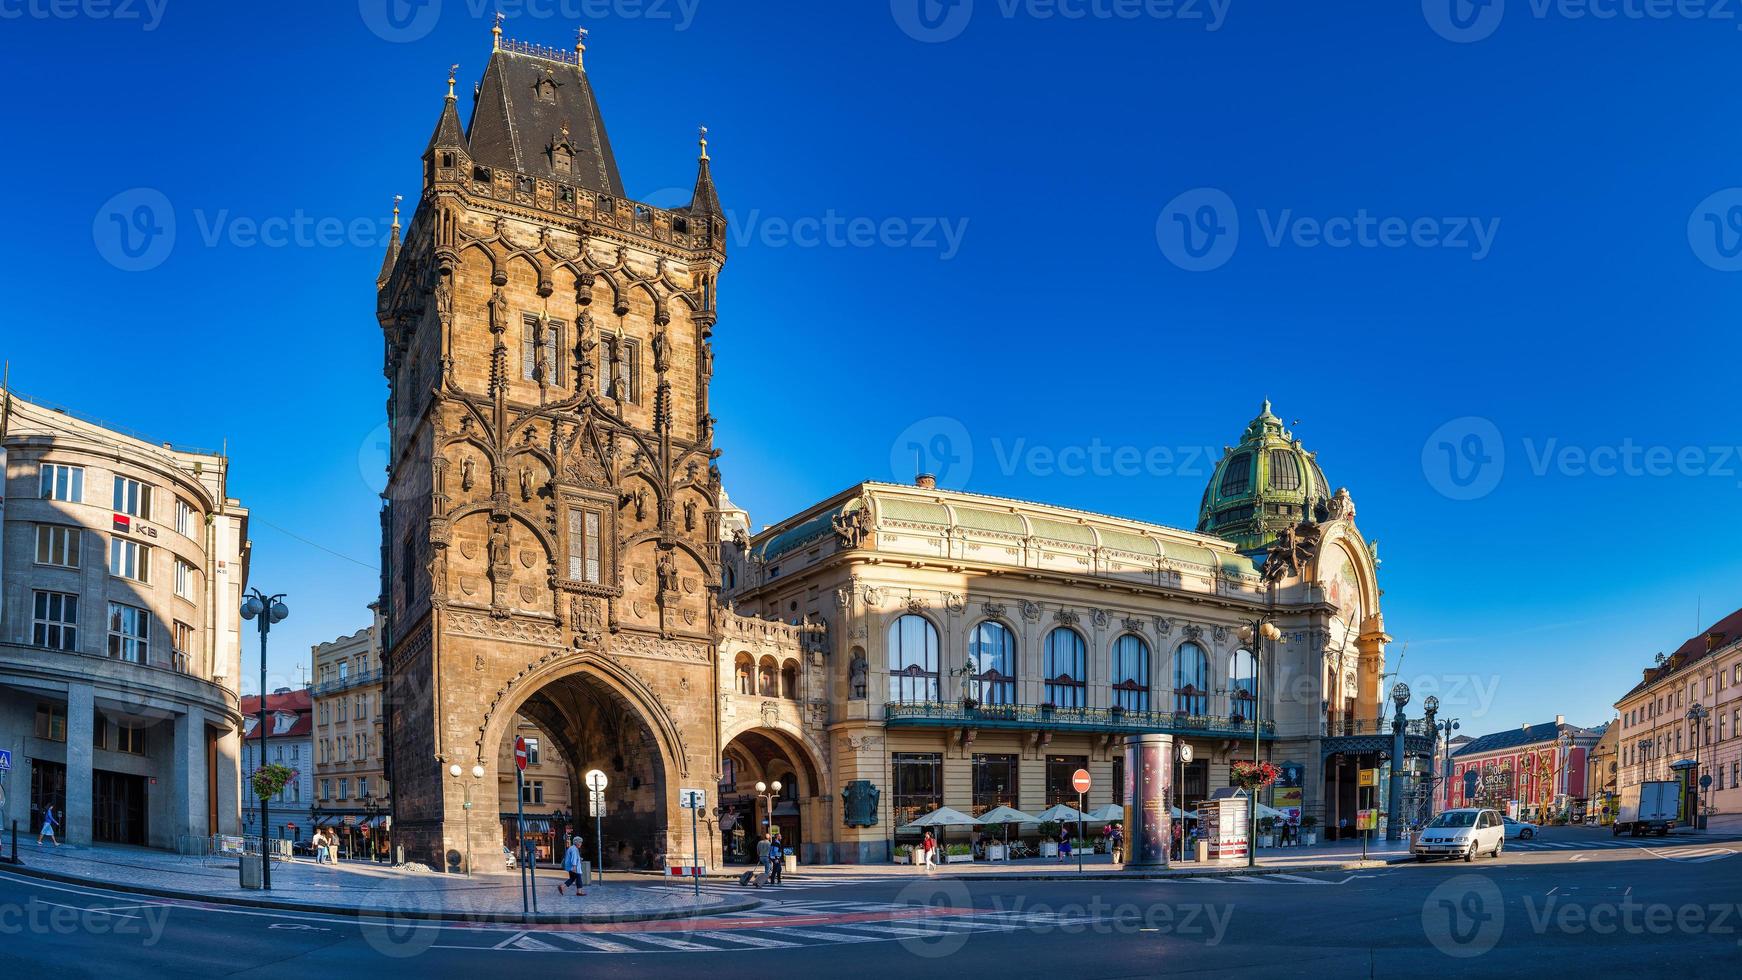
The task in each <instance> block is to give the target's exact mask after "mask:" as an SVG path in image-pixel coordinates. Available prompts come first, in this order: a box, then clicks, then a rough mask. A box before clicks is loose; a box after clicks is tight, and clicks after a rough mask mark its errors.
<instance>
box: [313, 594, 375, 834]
mask: <svg viewBox="0 0 1742 980" xmlns="http://www.w3.org/2000/svg"><path fill="white" fill-rule="evenodd" d="M371 611H372V612H373V609H372V610H371ZM312 657H313V662H314V683H313V685H312V687H311V690H312V692H313V694H314V754H315V808H314V823H315V826H316V827H317V828H325V829H327V830H329V831H331V832H332V833H334V834H336V835H337V836H338V839H339V847H340V853H341V854H342V855H343V856H346V857H357V858H365V857H367V858H375V857H382V856H385V855H386V854H387V853H389V848H390V845H391V841H392V824H393V821H392V818H391V816H390V814H391V806H392V789H391V787H390V786H389V785H388V781H387V775H386V766H385V757H384V753H385V752H386V740H385V738H384V733H385V713H384V711H383V707H382V703H381V693H382V690H383V688H382V684H381V617H380V615H379V614H378V613H376V614H375V618H374V621H373V622H372V623H370V625H369V626H368V627H366V628H364V629H360V630H358V631H357V632H355V633H352V634H351V635H350V636H341V637H339V638H338V639H336V640H331V641H328V642H326V643H321V644H317V645H316V646H315V647H314V649H313V651H312Z"/></svg>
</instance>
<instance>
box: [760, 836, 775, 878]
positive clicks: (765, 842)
mask: <svg viewBox="0 0 1742 980" xmlns="http://www.w3.org/2000/svg"><path fill="white" fill-rule="evenodd" d="M773 847H774V842H773V840H772V839H770V838H769V836H768V834H767V833H766V832H764V833H763V835H762V839H761V840H759V841H757V842H756V863H757V864H760V865H762V876H763V877H764V878H768V877H771V876H772V875H773V874H774V869H773V868H771V867H770V866H769V864H768V852H769V850H770V849H771V848H773Z"/></svg>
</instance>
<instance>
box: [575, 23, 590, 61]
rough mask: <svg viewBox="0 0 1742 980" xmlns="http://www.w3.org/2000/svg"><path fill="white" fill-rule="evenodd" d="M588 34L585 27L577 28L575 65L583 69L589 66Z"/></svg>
mask: <svg viewBox="0 0 1742 980" xmlns="http://www.w3.org/2000/svg"><path fill="white" fill-rule="evenodd" d="M587 34H588V31H587V29H586V28H585V27H577V28H575V67H576V68H580V69H583V70H584V69H585V68H586V67H587Z"/></svg>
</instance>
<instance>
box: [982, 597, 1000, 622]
mask: <svg viewBox="0 0 1742 980" xmlns="http://www.w3.org/2000/svg"><path fill="white" fill-rule="evenodd" d="M980 611H981V612H983V613H985V614H986V617H987V618H988V619H1004V618H1006V617H1005V615H1004V603H1002V602H993V601H991V600H987V601H986V602H984V603H982V604H981V606H980Z"/></svg>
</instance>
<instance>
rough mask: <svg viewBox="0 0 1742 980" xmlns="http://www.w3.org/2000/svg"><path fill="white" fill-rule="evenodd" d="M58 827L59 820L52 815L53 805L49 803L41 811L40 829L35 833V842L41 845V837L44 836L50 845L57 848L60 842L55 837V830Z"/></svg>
mask: <svg viewBox="0 0 1742 980" xmlns="http://www.w3.org/2000/svg"><path fill="white" fill-rule="evenodd" d="M59 826H60V820H58V819H57V818H56V817H55V815H54V804H53V803H50V804H49V805H48V806H47V807H46V808H45V809H44V810H43V811H42V829H41V830H39V831H37V832H36V842H37V843H38V844H41V843H42V839H43V837H45V836H46V837H47V838H48V842H49V843H50V844H53V845H54V846H56V847H59V846H60V840H59V839H58V838H56V837H55V829H56V828H58V827H59Z"/></svg>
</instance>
